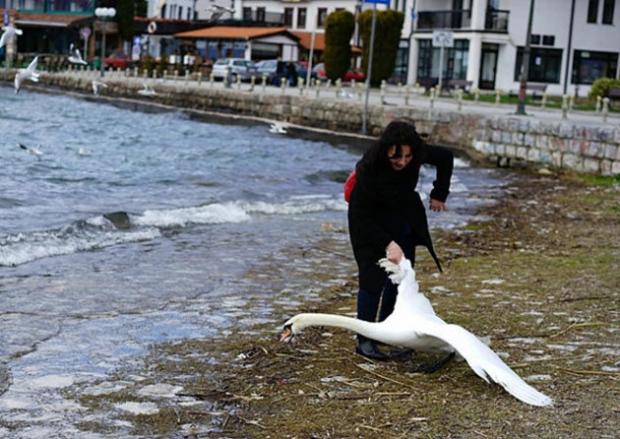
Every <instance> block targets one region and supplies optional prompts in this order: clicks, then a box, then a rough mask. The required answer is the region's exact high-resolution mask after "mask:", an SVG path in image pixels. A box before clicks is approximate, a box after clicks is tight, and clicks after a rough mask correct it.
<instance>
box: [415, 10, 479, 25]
mask: <svg viewBox="0 0 620 439" xmlns="http://www.w3.org/2000/svg"><path fill="white" fill-rule="evenodd" d="M469 27H471V10H468V9H463V10H450V11H420V13H419V15H418V30H432V29H465V28H469Z"/></svg>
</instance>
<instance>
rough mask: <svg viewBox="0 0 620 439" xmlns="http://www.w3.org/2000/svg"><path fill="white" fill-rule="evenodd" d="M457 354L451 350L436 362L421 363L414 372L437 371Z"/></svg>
mask: <svg viewBox="0 0 620 439" xmlns="http://www.w3.org/2000/svg"><path fill="white" fill-rule="evenodd" d="M455 355H456V354H455V353H454V352H450V353H449V354H448V355H446V356H445V357H444V358H442V359H440V360H439V361H436V362H435V363H429V364H421V365H419V366H418V367H416V368H415V370H414V372H418V373H435V372H437V371H438V370H440V369H442V368H443V367H445V366H446V365H447V364H448V363H449V362H450V361H452V359H453V358H454V357H455Z"/></svg>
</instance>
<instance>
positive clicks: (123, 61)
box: [104, 52, 131, 69]
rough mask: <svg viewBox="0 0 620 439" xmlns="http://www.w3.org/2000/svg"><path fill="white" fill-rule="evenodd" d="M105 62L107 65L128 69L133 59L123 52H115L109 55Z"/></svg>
mask: <svg viewBox="0 0 620 439" xmlns="http://www.w3.org/2000/svg"><path fill="white" fill-rule="evenodd" d="M104 62H105V65H106V67H112V68H115V69H118V68H120V69H126V68H127V67H129V65H130V64H131V59H129V56H128V55H125V54H124V53H123V52H114V53H113V54H112V55H110V56H108V57H107V58H106V59H105V60H104Z"/></svg>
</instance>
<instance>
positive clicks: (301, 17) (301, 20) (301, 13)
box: [297, 8, 306, 29]
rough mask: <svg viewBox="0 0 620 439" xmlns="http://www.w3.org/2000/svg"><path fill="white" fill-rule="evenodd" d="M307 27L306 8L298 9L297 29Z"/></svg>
mask: <svg viewBox="0 0 620 439" xmlns="http://www.w3.org/2000/svg"><path fill="white" fill-rule="evenodd" d="M305 28H306V8H299V9H297V29H305Z"/></svg>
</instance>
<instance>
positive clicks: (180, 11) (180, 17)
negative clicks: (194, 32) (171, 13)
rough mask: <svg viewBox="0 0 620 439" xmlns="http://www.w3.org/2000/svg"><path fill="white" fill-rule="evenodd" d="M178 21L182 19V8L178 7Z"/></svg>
mask: <svg viewBox="0 0 620 439" xmlns="http://www.w3.org/2000/svg"><path fill="white" fill-rule="evenodd" d="M177 18H178V19H179V20H182V19H183V6H179V15H178V16H177Z"/></svg>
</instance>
